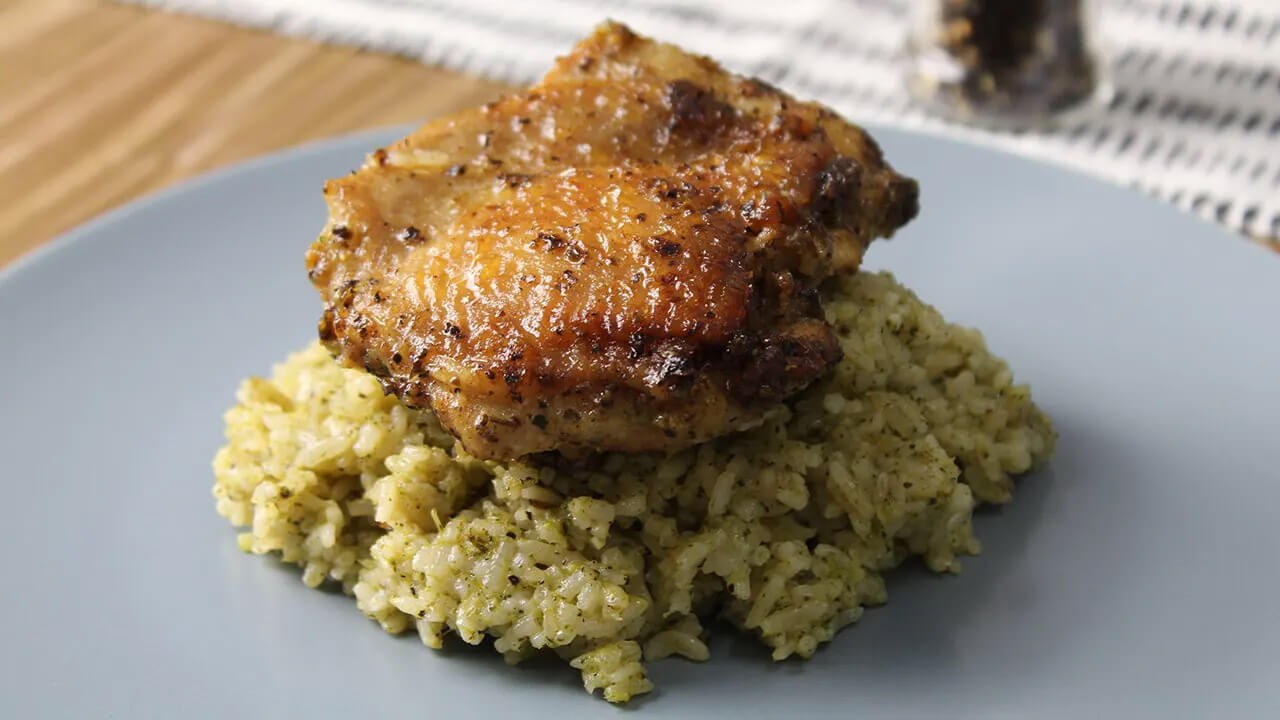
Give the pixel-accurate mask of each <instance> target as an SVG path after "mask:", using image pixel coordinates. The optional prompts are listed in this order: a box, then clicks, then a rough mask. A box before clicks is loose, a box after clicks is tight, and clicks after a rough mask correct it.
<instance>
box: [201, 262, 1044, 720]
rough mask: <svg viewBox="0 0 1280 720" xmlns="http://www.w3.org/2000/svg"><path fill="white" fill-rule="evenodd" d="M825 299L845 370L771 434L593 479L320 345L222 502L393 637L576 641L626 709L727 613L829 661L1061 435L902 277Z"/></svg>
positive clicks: (279, 379) (276, 375) (249, 410)
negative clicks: (447, 412)
mask: <svg viewBox="0 0 1280 720" xmlns="http://www.w3.org/2000/svg"><path fill="white" fill-rule="evenodd" d="M825 307H826V313H827V317H828V320H829V321H830V322H831V323H832V324H833V325H834V326H835V327H836V328H837V330H838V333H839V337H840V341H841V344H842V346H843V350H844V358H843V360H842V361H841V362H840V363H839V365H838V366H837V367H836V369H835V371H834V372H833V373H832V374H831V376H830V377H828V378H826V379H824V380H823V381H821V382H819V383H817V384H816V385H814V386H813V387H811V388H809V389H808V390H806V391H805V392H803V393H802V394H800V395H799V396H797V397H794V398H792V399H791V400H789V401H788V402H787V403H786V404H785V405H783V406H781V407H779V408H778V409H777V410H776V411H775V412H773V413H772V414H771V415H769V416H768V417H767V418H766V419H765V421H764V422H763V423H761V424H760V425H759V426H758V427H755V428H753V429H751V430H748V431H745V432H742V433H739V434H735V435H731V436H726V437H722V438H718V439H716V440H713V441H711V442H708V443H706V444H703V445H701V446H698V447H694V448H690V449H687V450H684V451H681V452H677V453H675V454H671V455H665V456H664V455H658V454H623V453H615V454H610V455H607V456H604V457H603V458H601V459H600V462H599V463H598V464H594V465H592V466H591V469H582V470H571V471H566V470H563V469H553V468H549V467H538V466H534V465H530V464H525V463H522V462H491V461H481V460H477V459H475V458H473V457H470V456H469V455H467V454H466V452H465V451H463V449H462V448H461V446H460V445H458V444H456V443H455V441H454V439H453V438H452V437H451V436H450V435H449V434H447V433H446V432H444V431H443V430H442V429H441V427H440V425H439V424H438V423H437V422H436V420H435V418H434V417H433V416H432V415H431V413H429V412H425V411H420V410H413V409H409V408H407V407H405V406H404V405H402V404H401V403H400V402H399V400H398V399H397V398H395V397H394V396H390V397H388V396H385V395H383V393H382V390H381V388H380V387H379V385H378V382H377V381H376V380H375V379H374V378H373V377H372V376H370V375H368V374H367V373H365V372H363V371H359V370H353V369H348V368H345V367H341V366H339V365H338V364H337V362H336V361H335V360H334V359H333V358H332V357H331V356H330V355H329V353H328V352H327V351H326V350H325V349H324V348H323V347H321V346H320V345H319V344H318V343H317V344H313V345H311V346H310V347H307V348H306V349H304V350H302V351H300V352H298V353H296V354H294V355H292V356H291V357H289V358H288V359H287V360H286V361H285V362H284V363H282V364H281V365H279V366H277V367H276V368H275V370H274V372H273V374H272V376H271V378H270V379H262V378H251V379H249V380H246V381H245V382H244V384H243V385H242V386H241V388H240V391H239V394H238V396H237V399H238V403H237V404H236V405H235V407H233V408H232V409H231V410H230V411H228V412H227V414H226V435H227V444H226V446H225V447H223V448H222V449H221V450H219V451H218V454H217V457H216V458H215V459H214V472H215V475H216V478H217V482H216V484H215V486H214V489H213V494H214V496H215V497H216V498H217V507H218V512H219V513H220V514H222V515H223V516H225V517H226V518H227V519H229V520H230V521H231V522H232V523H233V524H235V525H238V526H245V527H248V528H249V529H248V530H247V531H246V532H243V533H242V534H240V536H239V542H240V546H241V547H242V548H243V549H244V550H246V551H249V552H253V553H259V554H263V553H279V554H280V557H281V558H282V559H283V560H285V561H286V562H290V563H296V564H298V565H300V566H301V567H302V568H303V571H302V579H303V582H305V583H306V584H308V585H310V586H313V587H314V586H317V585H320V584H321V583H325V582H334V583H337V584H340V585H341V586H342V588H343V589H344V590H345V591H346V592H347V593H349V594H351V595H353V596H354V597H355V601H356V606H357V607H359V608H360V610H361V611H362V612H364V613H365V614H366V615H367V616H369V617H370V618H372V619H373V620H375V621H376V622H377V623H378V624H380V625H381V626H382V627H383V629H385V630H386V631H387V632H391V633H399V632H403V631H406V630H409V629H415V630H416V631H417V632H418V634H419V636H420V637H421V638H422V641H423V642H424V643H425V644H426V645H428V646H430V647H433V648H439V647H441V645H442V644H443V643H444V642H446V636H447V635H449V634H453V635H456V636H457V637H458V638H460V639H461V640H463V641H465V642H467V643H471V644H477V643H479V642H480V641H481V640H482V639H483V638H484V637H486V636H491V637H492V638H493V639H494V643H493V646H494V648H495V649H496V650H497V651H498V652H500V653H502V655H503V656H504V657H505V658H506V659H507V660H508V661H509V662H513V663H514V662H519V661H520V660H521V659H523V658H525V657H528V656H529V655H531V654H532V653H535V652H539V651H553V652H555V653H557V654H559V655H560V656H561V657H563V658H564V659H565V660H567V661H568V662H569V664H570V665H572V666H573V667H574V668H576V669H578V670H579V671H581V673H582V679H583V683H584V684H585V686H586V688H587V690H588V691H594V690H597V689H599V690H601V691H602V692H603V694H604V697H605V699H607V700H609V701H611V702H625V701H627V700H628V699H630V698H631V697H633V696H634V695H637V694H639V693H645V692H648V691H650V690H651V689H653V685H652V683H650V682H649V680H648V678H647V677H646V675H645V666H644V663H645V662H646V661H650V660H656V659H658V658H663V657H666V656H669V655H680V656H683V657H685V658H688V659H691V660H698V661H701V660H706V659H708V657H709V655H710V653H709V650H708V647H707V644H706V639H707V638H706V632H705V631H704V629H703V626H702V621H703V620H705V619H706V618H708V617H710V616H720V617H723V618H725V619H727V620H728V622H729V623H731V624H732V625H733V626H735V627H738V628H741V629H742V630H743V631H744V632H748V633H752V634H754V635H755V636H757V637H759V638H760V640H761V641H762V642H763V643H764V644H765V645H767V646H768V647H769V648H771V649H772V651H773V658H774V659H775V660H782V659H784V658H787V657H791V656H793V655H798V656H800V657H809V656H810V655H812V654H813V652H814V651H815V649H816V648H817V647H818V645H820V644H821V643H824V642H827V641H829V640H831V639H832V638H833V637H834V636H835V634H836V632H838V631H839V630H840V629H841V628H843V627H844V626H846V625H849V624H850V623H852V622H854V621H856V620H857V619H858V617H859V616H860V615H861V613H862V609H863V607H865V606H868V605H877V604H880V603H883V602H884V601H885V587H884V581H883V579H882V576H883V573H884V572H885V571H887V570H889V569H891V568H893V567H895V566H896V565H898V564H899V563H901V562H902V561H903V560H905V559H907V558H909V557H911V556H919V557H920V558H922V559H923V561H924V563H925V564H926V565H927V566H928V567H929V568H931V569H933V570H935V571H938V572H957V571H958V570H959V561H958V559H957V558H958V556H960V555H966V554H974V553H977V552H978V550H979V544H978V541H977V540H976V539H975V538H974V537H973V534H972V532H971V524H970V520H971V514H972V511H973V508H974V505H975V504H976V503H979V502H988V503H1003V502H1007V501H1008V500H1009V499H1010V498H1011V495H1012V491H1013V476H1014V475H1017V474H1020V473H1025V472H1027V471H1028V470H1031V469H1032V467H1034V466H1035V465H1037V464H1039V463H1041V462H1043V461H1045V460H1046V459H1048V457H1049V455H1050V454H1051V453H1052V451H1053V445H1054V439H1055V435H1054V432H1053V429H1052V426H1051V425H1050V422H1049V420H1048V418H1047V417H1046V416H1045V415H1044V413H1042V412H1041V411H1040V410H1039V409H1038V408H1037V407H1036V406H1035V405H1034V404H1032V402H1031V398H1030V393H1029V391H1028V389H1027V388H1026V387H1025V386H1021V385H1015V384H1014V383H1013V375H1012V373H1011V372H1010V370H1009V368H1008V367H1007V366H1006V365H1005V363H1004V362H1003V361H1002V360H1000V359H999V358H997V357H995V356H993V355H992V354H991V353H989V352H988V351H987V348H986V346H985V344H984V342H983V340H982V336H981V335H980V334H979V333H978V332H976V331H974V330H970V329H965V328H961V327H957V326H955V325H950V324H947V323H946V322H945V321H944V320H943V319H942V317H941V316H940V315H939V314H938V313H937V311H935V310H934V309H933V308H931V307H930V306H928V305H926V304H925V303H923V302H921V301H920V300H919V299H918V298H917V297H916V296H915V295H914V294H913V293H912V292H911V291H910V290H907V289H906V288H904V287H902V286H901V285H899V284H898V283H897V281H895V280H894V279H893V277H892V276H890V275H888V274H884V273H879V274H877V273H858V274H855V275H852V276H848V277H843V278H837V279H834V280H833V281H832V282H831V284H830V286H829V287H828V288H827V290H826V297H825ZM849 641H850V642H856V640H855V639H853V638H850V640H849ZM450 642H452V641H451V640H450Z"/></svg>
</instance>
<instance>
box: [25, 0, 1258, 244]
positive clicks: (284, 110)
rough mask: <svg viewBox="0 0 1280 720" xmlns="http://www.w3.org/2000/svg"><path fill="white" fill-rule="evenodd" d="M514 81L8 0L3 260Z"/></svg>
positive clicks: (87, 7)
mask: <svg viewBox="0 0 1280 720" xmlns="http://www.w3.org/2000/svg"><path fill="white" fill-rule="evenodd" d="M505 89H507V88H506V87H505V86H503V85H501V84H498V83H495V82H492V81H488V80H484V79H480V78H476V77H472V76H468V75H463V74H460V73H456V72H452V71H449V70H442V69H439V68H431V67H424V66H422V65H420V64H417V63H415V62H411V61H408V60H402V59H398V58H394V57H391V56H388V55H383V54H379V53H371V52H363V51H359V50H354V49H348V48H341V47H334V46H330V45H322V44H319V43H316V42H311V41H307V40H298V39H293V38H286V37H281V36H279V35H274V34H271V33H267V32H261V31H257V30H249V29H245V28H240V27H235V26H231V25H226V24H223V23H218V22H213V21H209V20H202V19H197V18H191V17H184V16H179V15H172V14H167V13H161V12H156V11H151V10H142V9H139V8H135V7H129V6H122V5H113V4H109V3H105V2H97V1H95V0H0V197H2V198H4V202H3V204H2V205H0V266H3V265H5V264H6V263H8V262H10V261H11V260H13V259H14V258H16V257H18V256H19V255H21V254H23V253H25V252H27V251H29V250H31V249H32V248H35V247H36V246H38V245H40V244H41V243H43V242H45V241H47V240H49V239H50V238H52V237H53V236H55V235H57V234H58V233H60V232H62V231H64V230H66V229H68V228H70V227H73V226H75V225H78V224H80V223H81V222H84V221H85V220H87V219H89V218H91V217H93V216H94V215H97V214H99V213H101V212H103V211H105V210H107V209H109V208H111V207H114V206H116V205H119V204H121V203H124V202H126V201H128V200H131V199H133V198H135V197H137V196H139V195H142V194H144V193H146V192H149V191H151V190H155V189H157V188H160V187H163V186H165V185H168V184H170V183H173V182H174V181H177V180H181V179H182V178H186V177H189V176H192V175H196V174H198V173H201V172H203V171H205V170H208V169H210V168H214V167H217V166H220V165H225V164H227V163H230V162H234V161H236V160H241V159H244V158H248V157H251V156H254V155H260V154H263V153H267V152H271V151H273V150H277V149H279V148H283V147H287V146H289V145H296V144H298V143H301V142H305V141H307V140H313V139H317V138H323V137H327V136H331V135H336V134H340V133H344V132H349V131H353V130H359V129H365V128H372V127H378V126H385V125H393V124H401V123H408V122H415V121H422V120H425V119H427V118H431V117H435V116H437V115H440V114H443V113H447V112H451V111H454V110H457V109H460V108H463V107H467V106H470V105H475V104H478V103H480V102H484V101H486V100H489V99H491V98H493V97H495V96H496V95H498V94H499V93H501V92H503V91H504V90H505ZM1274 247H1277V248H1278V249H1280V245H1276V246H1274Z"/></svg>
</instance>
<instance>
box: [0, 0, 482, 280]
mask: <svg viewBox="0 0 1280 720" xmlns="http://www.w3.org/2000/svg"><path fill="white" fill-rule="evenodd" d="M505 89H506V88H505V87H504V86H502V85H500V84H498V83H494V82H491V81H487V80H483V79H479V78H475V77H470V76H467V75H462V74H459V73H455V72H452V71H448V70H442V69H439V68H431V67H424V66H422V65H419V64H417V63H414V62H410V61H407V60H401V59H398V58H394V57H390V56H387V55H382V54H378V53H371V52H363V51H360V50H354V49H348V48H340V47H333V46H329V45H321V44H319V43H315V42H310V41H306V40H297V39H292V38H285V37H281V36H278V35H273V34H270V33H266V32H259V31H255V30H248V29H245V28H240V27H234V26H231V25H226V24H222V23H218V22H213V21H209V20H202V19H197V18H190V17H184V16H179V15H172V14H167V13H159V12H154V11H149V10H142V9H139V8H134V7H128V6H120V5H112V4H107V3H99V2H92V1H90V0H0V197H3V198H4V203H3V204H0V265H4V264H6V263H8V262H9V261H11V260H13V259H14V258H16V257H18V256H19V255H21V254H23V253H25V252H27V251H29V250H31V249H32V248H34V247H36V246H37V245H39V244H41V243H43V242H45V241H46V240H48V239H50V238H51V237H53V236H54V235H56V234H58V233H60V232H62V231H64V230H66V229H68V228H70V227H72V226H75V225H77V224H79V223H81V222H84V221H85V220H87V219H89V218H91V217H93V216H94V215H97V214H99V213H101V212H103V211H105V210H107V209H109V208H111V207H114V206H116V205H119V204H121V203H124V202H127V201H128V200H131V199H133V198H135V197H137V196H139V195H142V194H144V193H146V192H149V191H151V190H155V189H157V188H160V187H163V186H165V185H168V184H170V183H173V182H175V181H177V180H181V179H183V178H186V177H189V176H192V175H196V174H198V173H201V172H203V171H205V170H208V169H210V168H214V167H217V166H220V165H225V164H227V163H230V162H234V161H236V160H241V159H244V158H248V157H251V156H254V155H260V154H262V153H266V152H270V151H273V150H277V149H279V148H282V147H287V146H289V145H296V144H298V143H301V142H306V141H308V140H314V139H318V138H323V137H327V136H331V135H336V134H340V133H344V132H350V131H354V130H359V129H365V128H372V127H378V126H385V125H393V124H400V123H409V122H420V121H422V120H425V119H427V118H430V117H434V116H437V115H441V114H444V113H448V112H452V111H455V110H458V109H461V108H463V107H467V106H470V105H475V104H478V103H481V102H484V101H486V100H489V99H492V98H493V97H494V96H496V95H498V94H499V93H501V92H502V91H504V90H505Z"/></svg>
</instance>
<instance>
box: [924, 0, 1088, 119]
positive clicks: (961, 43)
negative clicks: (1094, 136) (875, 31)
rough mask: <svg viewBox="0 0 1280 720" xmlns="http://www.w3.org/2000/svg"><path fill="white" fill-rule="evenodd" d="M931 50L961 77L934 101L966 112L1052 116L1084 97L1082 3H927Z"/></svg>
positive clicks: (1002, 0)
mask: <svg viewBox="0 0 1280 720" xmlns="http://www.w3.org/2000/svg"><path fill="white" fill-rule="evenodd" d="M935 1H937V5H938V13H939V15H938V20H939V22H938V23H937V25H936V26H935V27H936V28H937V36H936V37H934V38H932V39H931V40H932V42H933V43H934V45H935V47H937V48H938V49H940V50H942V51H943V52H945V53H946V54H947V55H948V56H950V58H951V60H952V61H953V62H955V63H956V64H957V65H959V67H960V68H961V69H962V73H961V75H960V78H961V79H960V80H959V81H958V82H952V83H945V84H944V83H938V84H936V85H935V87H934V88H933V91H934V92H935V93H938V94H939V97H937V98H934V99H935V100H941V101H943V102H947V103H949V104H951V105H952V106H958V107H960V108H967V109H969V110H971V111H974V112H983V111H995V112H1011V113H1019V112H1031V113H1034V112H1052V111H1055V110H1059V109H1062V108H1065V107H1068V106H1070V105H1073V104H1075V103H1077V102H1079V101H1081V100H1083V99H1084V98H1085V97H1087V96H1088V95H1089V94H1090V93H1092V91H1093V89H1094V86H1095V82H1096V78H1095V68H1094V62H1093V58H1092V56H1091V54H1090V51H1089V47H1088V45H1087V42H1086V32H1087V28H1086V27H1085V12H1084V8H1083V1H1082V0H935Z"/></svg>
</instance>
